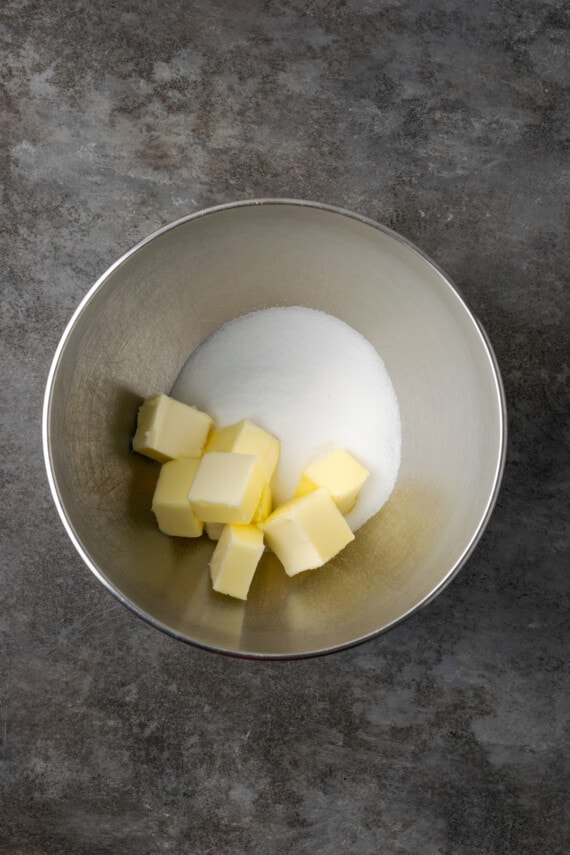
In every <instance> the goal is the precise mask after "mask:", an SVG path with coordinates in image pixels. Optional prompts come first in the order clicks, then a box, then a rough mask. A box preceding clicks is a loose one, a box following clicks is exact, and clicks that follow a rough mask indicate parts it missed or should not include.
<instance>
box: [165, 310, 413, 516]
mask: <svg viewBox="0 0 570 855" xmlns="http://www.w3.org/2000/svg"><path fill="white" fill-rule="evenodd" d="M171 394H172V396H173V397H174V398H177V399H178V400H180V401H183V402H184V403H186V404H191V405H194V406H197V407H198V408H199V409H200V410H204V411H205V412H207V413H209V414H210V415H211V416H212V417H213V419H214V420H215V422H216V425H217V426H218V427H225V426H227V425H230V424H233V423H234V422H237V421H239V420H240V419H244V418H247V419H249V420H250V421H252V422H255V423H256V424H258V425H259V426H260V427H262V428H264V429H265V430H268V431H269V432H270V433H272V434H274V435H275V436H276V437H277V438H278V439H279V440H280V441H281V459H280V462H279V466H278V469H277V472H276V474H275V476H274V481H273V495H274V500H275V502H276V503H279V504H280V503H281V502H284V501H286V500H287V499H290V498H291V497H292V496H293V494H294V492H295V489H296V486H297V483H298V481H299V477H300V475H301V471H302V470H303V469H304V467H305V466H306V465H307V464H309V463H312V462H314V461H315V460H318V459H319V458H321V457H324V456H325V455H326V454H328V453H330V452H331V451H334V450H335V449H337V448H344V449H346V450H347V451H348V452H350V454H352V455H353V457H355V458H356V459H357V460H359V461H360V463H362V464H363V466H365V467H366V468H367V469H368V470H369V472H370V478H369V479H368V481H367V482H366V484H365V485H364V487H363V488H362V491H361V493H360V496H359V498H358V501H357V503H356V506H355V508H354V509H353V510H352V511H351V513H350V514H348V515H347V521H348V523H349V525H350V526H351V528H352V529H353V531H356V529H357V528H359V527H360V526H361V525H362V524H363V523H364V522H366V520H368V519H370V517H372V516H373V515H374V514H376V513H377V512H378V511H379V510H380V508H381V507H382V505H384V503H385V502H386V500H387V499H388V497H389V495H390V493H391V492H392V489H393V487H394V484H395V482H396V477H397V474H398V468H399V465H400V446H401V437H400V415H399V409H398V401H397V398H396V394H395V392H394V389H393V386H392V383H391V381H390V378H389V376H388V373H387V371H386V368H385V367H384V363H383V362H382V360H381V358H380V356H379V355H378V353H377V351H376V350H375V348H374V347H372V345H371V344H370V343H369V342H368V341H367V340H366V339H365V338H364V337H363V336H361V335H360V333H358V332H356V330H354V329H352V327H350V326H348V324H345V323H344V322H343V321H341V320H339V319H338V318H335V317H333V316H332V315H328V314H325V313H324V312H319V311H315V310H314V309H307V308H303V307H301V306H294V307H283V308H273V309H264V310H262V311H259V312H252V313H251V314H248V315H243V316H242V317H240V318H236V319H235V320H233V321H231V322H230V323H228V324H226V325H225V326H223V327H221V328H220V329H219V330H217V331H216V332H215V333H213V334H212V335H211V336H210V337H209V338H208V339H206V341H204V342H203V343H202V344H201V345H200V346H199V347H198V348H196V350H195V351H194V352H193V353H192V355H191V356H190V358H189V360H188V362H187V363H186V365H185V366H184V368H183V369H182V371H181V373H180V375H179V377H178V379H177V381H176V383H175V385H174V388H173V390H172V393H171Z"/></svg>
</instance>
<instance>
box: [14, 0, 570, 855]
mask: <svg viewBox="0 0 570 855" xmlns="http://www.w3.org/2000/svg"><path fill="white" fill-rule="evenodd" d="M567 37H568V14H567V11H565V4H564V3H562V2H552V0H525V2H521V0H512V2H503V0H482V2H479V3H468V2H465V0H460V2H451V0H409V2H401V0H380V2H372V1H369V2H365V0H344V1H341V0H330V2H324V0H306V2H302V0H275V2H271V0H268V2H256V0H250V2H246V0H238V1H237V2H227V3H223V2H221V0H210V2H206V0H188V2H173V0H165V2H161V3H159V2H158V0H138V2H136V3H135V2H131V0H125V2H119V0H109V1H108V2H103V0H78V2H71V0H58V2H57V3H55V2H45V3H40V2H38V1H37V0H4V2H3V3H2V5H1V8H0V39H1V43H2V66H1V67H2V75H1V79H0V92H1V96H0V97H1V99H2V100H1V101H0V104H1V113H2V115H1V154H2V163H1V181H2V191H3V195H2V203H1V204H2V209H1V212H2V213H1V216H2V242H1V256H0V257H1V268H0V276H1V283H2V284H1V287H2V296H1V306H2V334H1V351H0V352H1V364H2V373H3V381H2V392H1V394H2V407H1V409H0V421H1V425H2V427H1V436H2V460H1V466H2V479H1V484H0V490H1V492H2V504H1V514H2V523H1V529H0V537H1V553H0V554H1V560H0V566H1V569H0V574H1V575H0V581H1V585H0V599H1V608H0V645H1V648H0V743H1V744H0V852H1V853H3V855H56V853H57V855H60V853H66V855H67V853H69V854H70V855H111V853H118V852H121V853H132V855H142V853H144V855H147V853H148V854H149V855H150V853H152V855H154V853H162V852H171V853H183V855H185V853H200V855H202V853H204V855H206V853H208V855H210V853H211V855H214V853H216V855H233V853H278V855H280V853H295V855H296V853H299V855H304V853H307V855H309V854H310V855H313V853H316V854H317V855H324V854H325V853H326V855H329V853H331V855H333V853H338V852H350V853H355V855H377V853H382V855H390V853H396V855H407V854H408V853H413V855H416V853H418V855H420V853H421V855H478V853H489V855H491V853H492V855H498V854H499V853H501V855H511V853H512V855H531V853H533V855H534V853H537V855H538V853H540V855H543V853H548V855H563V853H567V852H569V851H570V830H569V824H568V816H567V814H565V808H566V807H567V799H568V789H567V788H568V783H569V776H568V771H569V767H568V730H567V722H568V679H567V670H566V664H567V656H568V646H567V642H568V566H569V561H568V506H569V503H568V483H569V482H568V469H569V445H568V439H569V428H568V416H569V412H570V406H569V393H568V385H569V376H570V369H569V364H570V354H569V349H568V308H569V296H568V280H567V268H568V213H567V208H566V203H567V200H568V172H567V165H568V160H567V157H568V148H567V142H568V126H567V121H568V112H567V102H565V99H564V95H565V92H566V93H567V91H568V90H567V89H565V87H566V86H567V84H568V77H569V75H568V53H567V46H568V40H567ZM565 170H566V171H565ZM254 196H291V197H301V198H309V199H316V200H319V201H323V202H327V203H332V204H337V205H341V206H344V207H347V208H350V209H353V210H355V211H358V212H359V213H361V214H365V215H367V216H370V217H373V218H375V219H377V220H379V221H381V222H383V223H386V224H388V225H391V226H393V227H394V228H395V229H396V230H397V231H399V232H401V233H402V234H403V235H405V236H406V237H408V238H410V239H411V240H413V241H415V242H416V243H418V244H419V245H420V246H421V247H422V248H423V249H424V250H425V251H426V252H428V253H429V254H430V255H431V256H432V257H433V258H434V259H435V260H436V261H437V262H438V263H439V264H440V265H441V266H442V267H443V268H444V269H445V270H446V271H447V272H448V273H449V274H450V275H451V277H452V278H453V279H454V280H455V281H456V282H457V283H458V284H459V285H460V287H461V288H462V289H463V290H464V292H465V294H466V295H467V297H468V299H469V301H470V302H471V305H472V306H473V308H474V309H475V311H476V312H477V314H478V315H479V317H480V318H481V319H482V321H483V323H484V324H485V326H486V328H487V330H488V332H489V334H490V336H491V339H492V342H493V344H494V347H495V349H496V352H497V356H498V359H499V362H500V365H501V368H502V371H503V376H504V380H505V385H506V391H507V395H508V401H509V418H510V431H511V433H510V442H509V456H508V465H507V469H506V475H505V480H504V487H503V490H502V493H501V496H500V499H499V502H498V506H497V508H496V511H495V514H494V516H493V518H492V521H491V523H490V525H489V527H488V530H487V532H486V534H485V536H484V538H483V540H482V542H481V544H480V546H479V548H478V549H477V552H476V554H475V555H474V556H473V557H472V559H471V560H470V561H469V563H468V565H467V566H466V567H465V568H464V570H463V571H462V572H461V573H460V575H459V576H458V578H457V579H456V580H455V581H454V582H453V584H452V585H451V586H450V587H449V588H448V589H447V590H446V591H445V592H444V593H443V594H442V595H441V596H440V597H439V598H438V599H437V600H436V601H435V602H434V603H433V604H432V605H430V606H429V608H427V609H425V610H424V611H423V612H421V613H420V614H417V615H416V616H414V617H413V618H412V619H411V620H409V621H408V622H407V623H405V624H404V625H402V626H401V627H400V628H398V629H396V630H395V631H393V632H392V633H391V634H389V635H387V636H384V637H382V638H379V639H377V640H374V641H372V642H369V643H367V644H365V645H363V646H361V647H358V648H354V649H352V650H349V651H346V652H343V653H339V654H335V655H333V656H330V657H326V658H322V659H318V660H312V661H301V662H291V663H281V664H279V663H278V664H270V663H256V662H248V661H237V660H231V659H226V658H221V657H218V656H216V655H214V654H209V653H207V652H203V651H200V650H195V649H192V648H189V647H186V646H184V645H182V644H180V643H178V642H176V641H174V640H172V639H170V638H168V637H166V636H163V635H161V634H160V633H158V632H156V631H154V630H153V629H151V628H150V627H148V626H147V625H145V624H143V623H142V622H141V621H139V620H138V619H137V618H135V617H134V616H133V615H132V614H131V613H130V612H128V611H127V610H126V609H125V608H123V607H122V606H121V605H119V604H118V603H117V602H116V601H115V600H114V599H113V598H112V597H111V595H110V594H108V593H107V592H106V591H105V590H104V589H103V588H102V587H101V586H100V585H99V583H98V582H97V581H96V579H95V578H94V577H92V576H91V574H90V573H89V571H88V570H87V569H86V568H85V567H84V566H83V564H82V563H81V561H80V559H79V557H78V556H77V555H76V553H75V551H74V549H73V548H72V546H71V544H70V543H69V542H68V539H67V537H66V535H65V533H64V531H63V528H62V526H61V524H60V522H59V519H58V517H57V514H56V512H55V509H54V507H53V505H52V501H51V498H50V494H49V490H48V486H47V482H46V478H45V475H44V466H43V460H42V454H41V444H40V414H41V406H42V396H43V390H44V386H45V382H46V377H47V372H48V369H49V365H50V361H51V358H52V356H53V352H54V349H55V347H56V345H57V342H58V340H59V337H60V335H61V333H62V331H63V329H64V327H65V325H66V323H67V321H68V319H69V317H70V315H71V313H72V311H73V310H74V309H75V307H76V306H77V304H78V302H79V300H80V298H81V297H82V295H83V294H85V292H86V291H87V289H88V288H89V287H90V285H91V284H92V282H93V281H94V280H95V279H96V278H97V276H98V275H100V274H101V273H102V272H103V271H104V270H105V269H106V267H107V266H108V265H109V264H110V263H111V262H112V261H113V260H114V259H115V258H116V257H117V256H118V255H120V254H121V253H122V252H123V251H124V250H125V249H127V248H128V247H129V246H131V245H132V244H133V243H134V242H136V241H137V240H138V239H139V238H142V237H144V236H145V235H146V234H148V233H149V232H151V231H153V230H154V229H156V228H157V227H159V226H161V225H163V224H166V223H168V222H169V221H171V220H173V219H175V218H177V217H179V216H181V215H183V214H186V213H188V212H191V211H193V210H197V209H199V208H203V207H206V206H209V205H211V204H214V203H219V202H226V201H231V200H236V199H243V198H248V197H254ZM565 660H566V662H565Z"/></svg>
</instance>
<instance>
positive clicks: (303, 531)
mask: <svg viewBox="0 0 570 855" xmlns="http://www.w3.org/2000/svg"><path fill="white" fill-rule="evenodd" d="M259 527H260V529H261V530H262V531H263V533H264V535H265V540H266V543H267V545H268V546H269V547H270V548H271V549H272V550H273V552H274V553H275V554H276V555H277V557H278V558H279V560H280V561H281V563H282V564H283V566H284V568H285V572H286V573H287V574H288V575H289V576H295V575H296V574H297V573H302V572H303V571H304V570H312V569H314V568H316V567H321V566H322V565H323V564H325V563H326V562H327V561H329V560H330V559H331V558H333V557H334V556H335V555H336V554H337V553H338V552H340V551H341V549H344V547H345V546H346V545H347V544H348V543H350V542H351V540H354V534H353V533H352V531H351V530H350V528H349V526H348V524H347V522H346V520H345V518H344V517H343V515H342V514H341V512H340V511H339V509H338V508H337V506H336V505H335V503H334V501H333V499H332V497H331V494H330V493H329V491H328V490H326V489H325V488H324V487H320V488H318V489H317V490H313V491H312V492H311V493H307V494H306V495H305V496H299V497H297V498H295V499H291V501H290V502H285V504H284V505H281V506H280V507H278V508H276V510H274V511H273V513H272V514H270V515H269V516H268V517H267V519H266V520H265V522H263V523H260V525H259Z"/></svg>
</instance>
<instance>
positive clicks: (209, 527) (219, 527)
mask: <svg viewBox="0 0 570 855" xmlns="http://www.w3.org/2000/svg"><path fill="white" fill-rule="evenodd" d="M223 530H224V523H210V522H208V523H204V531H205V532H206V534H207V535H208V537H209V538H210V540H219V539H220V537H221V536H222V532H223Z"/></svg>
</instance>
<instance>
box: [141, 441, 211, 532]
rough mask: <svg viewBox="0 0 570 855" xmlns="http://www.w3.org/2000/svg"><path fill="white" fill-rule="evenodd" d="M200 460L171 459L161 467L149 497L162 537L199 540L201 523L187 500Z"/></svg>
mask: <svg viewBox="0 0 570 855" xmlns="http://www.w3.org/2000/svg"><path fill="white" fill-rule="evenodd" d="M199 464H200V461H199V460H192V459H190V458H186V459H184V460H170V461H169V462H168V463H165V464H164V465H163V466H161V468H160V473H159V475H158V481H157V484H156V488H155V491H154V495H153V497H152V510H153V513H154V515H155V517H156V520H157V522H158V527H159V529H160V530H161V532H163V534H170V535H173V536H174V537H200V535H201V534H202V529H203V525H202V522H201V521H200V520H199V519H198V518H197V517H196V515H195V514H194V511H193V510H192V506H191V505H190V502H189V501H188V491H189V490H190V487H191V486H192V482H193V481H194V478H195V476H196V472H197V471H198V466H199Z"/></svg>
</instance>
